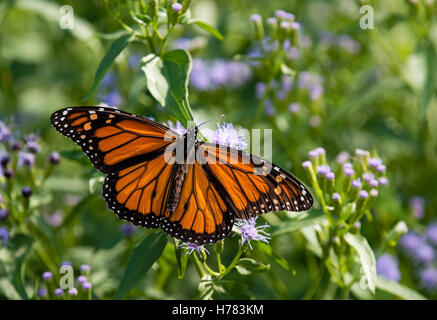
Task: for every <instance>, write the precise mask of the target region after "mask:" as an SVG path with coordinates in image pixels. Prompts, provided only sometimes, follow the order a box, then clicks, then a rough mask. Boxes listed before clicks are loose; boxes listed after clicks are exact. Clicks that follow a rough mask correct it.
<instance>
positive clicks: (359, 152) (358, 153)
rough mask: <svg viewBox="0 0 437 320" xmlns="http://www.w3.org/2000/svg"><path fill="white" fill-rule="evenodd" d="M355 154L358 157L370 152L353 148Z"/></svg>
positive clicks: (365, 155)
mask: <svg viewBox="0 0 437 320" xmlns="http://www.w3.org/2000/svg"><path fill="white" fill-rule="evenodd" d="M355 154H356V155H357V156H359V157H367V156H368V155H369V154H370V152H369V151H367V150H363V149H358V148H357V149H355Z"/></svg>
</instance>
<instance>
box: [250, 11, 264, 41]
mask: <svg viewBox="0 0 437 320" xmlns="http://www.w3.org/2000/svg"><path fill="white" fill-rule="evenodd" d="M250 20H251V21H252V22H253V24H254V26H255V35H256V39H257V40H260V41H261V40H262V39H264V27H263V22H262V18H261V15H259V14H253V15H252V16H251V17H250Z"/></svg>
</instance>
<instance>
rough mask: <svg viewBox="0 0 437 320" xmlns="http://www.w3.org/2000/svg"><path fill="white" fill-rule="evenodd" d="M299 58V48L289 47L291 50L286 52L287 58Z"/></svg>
mask: <svg viewBox="0 0 437 320" xmlns="http://www.w3.org/2000/svg"><path fill="white" fill-rule="evenodd" d="M299 56H300V50H299V48H296V47H291V48H290V49H289V50H288V58H290V59H292V60H294V59H297V58H299Z"/></svg>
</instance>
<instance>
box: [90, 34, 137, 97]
mask: <svg viewBox="0 0 437 320" xmlns="http://www.w3.org/2000/svg"><path fill="white" fill-rule="evenodd" d="M133 38H134V35H132V34H130V33H127V34H126V33H123V34H122V35H121V36H120V37H119V38H118V39H117V40H115V41H114V42H113V43H112V44H111V46H110V47H109V50H108V51H107V52H106V54H105V56H104V57H103V59H102V61H100V64H99V67H98V68H97V71H96V74H95V76H94V82H93V84H92V85H91V88H90V90H89V91H88V93H87V94H86V96H85V98H84V99H83V101H85V100H88V99H89V98H90V97H91V95H92V94H93V92H94V91H95V90H96V89H97V87H98V86H99V84H100V82H101V81H102V79H103V77H104V76H105V74H106V72H107V71H108V69H109V67H110V66H111V65H112V63H113V62H114V60H115V59H116V58H117V57H118V56H119V54H120V53H121V52H122V51H123V50H124V48H126V46H127V45H128V43H129V42H130V41H131V40H132V39H133Z"/></svg>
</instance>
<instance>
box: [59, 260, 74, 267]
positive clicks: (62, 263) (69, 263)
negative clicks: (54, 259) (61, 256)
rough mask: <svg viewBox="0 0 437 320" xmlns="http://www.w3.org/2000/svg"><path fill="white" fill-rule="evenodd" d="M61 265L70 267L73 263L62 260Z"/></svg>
mask: <svg viewBox="0 0 437 320" xmlns="http://www.w3.org/2000/svg"><path fill="white" fill-rule="evenodd" d="M63 266H70V267H72V266H73V264H72V263H71V262H70V261H62V262H61V267H63Z"/></svg>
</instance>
